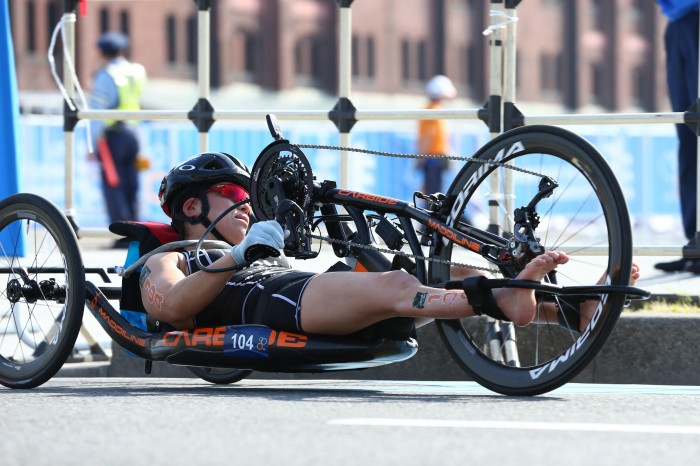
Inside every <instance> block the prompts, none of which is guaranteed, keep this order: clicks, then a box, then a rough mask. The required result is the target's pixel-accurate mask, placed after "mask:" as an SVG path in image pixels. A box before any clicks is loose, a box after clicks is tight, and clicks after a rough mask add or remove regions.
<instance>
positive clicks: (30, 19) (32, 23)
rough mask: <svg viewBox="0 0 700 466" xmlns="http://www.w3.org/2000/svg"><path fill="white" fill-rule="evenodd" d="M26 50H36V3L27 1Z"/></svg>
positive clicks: (32, 51) (31, 51)
mask: <svg viewBox="0 0 700 466" xmlns="http://www.w3.org/2000/svg"><path fill="white" fill-rule="evenodd" d="M27 51H28V52H30V53H34V52H36V5H34V2H33V1H29V2H27Z"/></svg>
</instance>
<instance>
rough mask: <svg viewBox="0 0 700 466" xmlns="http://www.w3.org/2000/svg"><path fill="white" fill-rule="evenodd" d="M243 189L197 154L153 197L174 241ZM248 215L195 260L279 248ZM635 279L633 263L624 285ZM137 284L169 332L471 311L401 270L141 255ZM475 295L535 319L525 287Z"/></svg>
mask: <svg viewBox="0 0 700 466" xmlns="http://www.w3.org/2000/svg"><path fill="white" fill-rule="evenodd" d="M249 189H250V176H249V173H248V170H247V169H246V167H245V166H244V165H243V164H242V163H241V162H240V161H238V160H237V159H236V158H235V157H233V156H230V155H228V154H224V153H203V154H199V155H197V156H195V157H193V158H192V159H190V160H187V161H185V162H183V163H181V164H179V165H177V166H176V167H174V168H173V169H172V170H170V172H169V173H168V174H167V175H166V176H165V178H164V179H163V181H162V183H161V186H160V190H159V194H158V196H159V199H160V203H161V206H162V208H163V210H164V212H165V213H166V214H167V215H168V216H169V217H170V218H171V219H172V225H173V227H174V228H175V229H176V230H177V231H178V232H179V233H180V235H181V237H182V238H183V239H199V238H200V237H201V235H202V234H203V233H204V231H205V230H206V229H207V227H208V226H209V225H211V222H212V221H213V219H216V218H217V217H218V216H219V215H220V214H221V213H222V212H224V210H226V209H227V208H229V207H231V206H232V205H233V204H234V203H237V202H240V201H242V200H244V199H246V198H248V197H249V196H248V191H249ZM250 215H251V208H250V206H249V204H243V205H241V206H240V207H237V208H235V209H233V210H232V211H231V212H230V213H229V214H228V215H226V216H225V217H224V218H223V219H222V220H221V221H220V222H219V223H217V224H216V226H215V228H214V229H213V230H212V233H210V237H211V238H210V239H219V240H223V241H226V242H227V243H229V244H231V245H233V246H232V247H231V248H230V250H220V249H216V250H212V249H209V250H202V251H200V260H201V262H202V263H204V264H205V265H211V266H212V267H214V268H224V267H229V266H232V265H235V264H241V263H243V262H244V254H245V251H246V249H247V248H249V247H250V246H252V245H255V244H264V245H268V246H271V247H273V248H276V249H282V248H283V246H284V242H283V239H284V232H283V230H282V228H281V226H280V225H279V223H277V222H276V221H274V220H270V221H261V222H258V223H254V224H253V225H252V226H251V227H250V228H249V224H250ZM568 260H569V258H568V256H567V255H566V254H565V253H563V252H556V251H550V252H546V253H544V254H542V255H539V256H537V257H535V258H534V259H532V260H531V261H530V262H529V263H528V264H527V265H526V266H525V268H524V269H523V270H522V271H521V272H520V274H519V275H518V278H520V279H525V280H536V281H540V280H542V279H543V278H544V277H545V275H546V274H547V273H548V272H550V271H551V270H553V269H555V268H556V267H557V266H558V265H560V264H565V263H566V262H568ZM477 273H480V272H477V271H469V272H467V274H477ZM638 277H639V271H638V267H637V266H636V265H635V266H633V269H632V283H634V281H635V280H636V279H637V278H638ZM139 283H140V286H141V291H142V299H143V303H144V306H145V308H146V310H147V312H148V313H149V314H150V315H151V316H152V317H153V318H155V319H156V320H159V321H162V322H167V323H169V324H170V325H172V326H174V327H175V328H179V329H186V328H192V327H210V326H221V325H235V324H263V325H268V326H270V327H274V328H278V329H281V330H287V331H302V332H306V333H316V334H329V335H330V334H333V335H342V334H351V333H354V332H356V331H359V330H361V329H365V328H366V327H369V326H371V325H373V324H375V323H377V322H380V321H384V320H387V319H390V318H392V317H413V318H421V317H425V318H437V319H456V318H462V317H468V316H473V315H475V314H476V313H475V309H474V308H473V307H472V305H471V304H470V301H472V302H475V301H474V296H471V297H469V296H466V295H465V293H464V292H462V291H461V290H445V289H437V288H432V287H428V286H424V285H423V284H421V283H420V282H419V281H418V279H417V278H416V277H414V276H412V275H410V274H408V273H406V272H404V271H401V270H395V271H388V272H368V273H357V272H343V271H340V272H326V273H311V272H302V271H295V270H292V269H291V268H289V266H288V265H287V264H284V263H279V262H278V263H272V262H270V261H269V260H262V261H258V262H256V263H254V264H253V265H252V266H251V267H248V268H245V269H243V270H240V271H236V272H230V271H229V272H214V273H212V272H205V271H201V270H199V268H198V267H197V263H196V260H195V251H194V249H192V250H186V251H183V252H165V253H159V254H156V255H154V256H152V257H150V258H149V259H148V260H147V262H146V263H145V265H144V267H143V269H142V272H141V276H140V282H139ZM478 293H479V294H480V296H479V298H481V301H482V303H483V306H480V307H479V309H477V310H479V311H480V312H479V313H481V312H483V313H484V314H487V315H494V314H495V315H498V313H499V312H502V313H503V314H504V315H505V317H506V318H507V319H509V320H511V321H513V322H514V323H515V324H517V325H526V324H528V323H530V322H531V321H532V320H533V318H534V317H535V314H536V310H537V309H536V308H537V303H536V301H535V294H534V292H533V291H532V290H528V289H518V288H502V289H496V290H493V291H490V290H479V291H478ZM545 307H548V309H547V312H548V313H549V314H551V315H549V316H548V317H547V319H553V322H556V313H557V309H556V306H555V305H554V304H553V303H548V304H546V305H545ZM594 310H595V304H593V305H590V304H586V305H584V306H582V316H581V320H582V322H586V323H587V321H588V320H589V319H590V317H591V315H592V314H593V312H594Z"/></svg>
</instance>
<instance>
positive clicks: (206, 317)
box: [195, 269, 317, 332]
mask: <svg viewBox="0 0 700 466" xmlns="http://www.w3.org/2000/svg"><path fill="white" fill-rule="evenodd" d="M247 270H248V272H247V274H250V269H247ZM267 270H268V271H269V269H267ZM239 274H241V272H238V273H236V274H234V275H233V276H232V277H231V280H230V281H229V283H227V284H226V286H225V287H224V289H223V290H222V291H221V292H220V293H219V294H218V295H217V297H216V298H215V299H214V301H213V302H212V303H211V304H210V305H209V306H207V307H206V308H205V309H204V310H203V311H202V312H200V313H199V314H197V316H196V317H195V325H196V326H197V327H218V326H222V325H240V324H260V325H266V326H269V327H272V328H275V329H279V330H286V331H289V332H298V331H301V317H300V311H301V296H302V294H303V293H304V289H305V288H306V285H307V284H308V283H309V281H310V280H311V279H312V278H313V277H315V276H316V275H317V274H316V273H311V272H301V271H297V270H291V269H284V270H275V271H273V272H272V273H271V274H269V275H267V276H264V277H261V276H260V275H257V277H256V278H254V279H253V280H248V281H246V280H244V279H243V278H242V277H245V275H246V272H244V273H242V274H241V275H239Z"/></svg>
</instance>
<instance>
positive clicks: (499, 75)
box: [61, 0, 700, 258]
mask: <svg viewBox="0 0 700 466" xmlns="http://www.w3.org/2000/svg"><path fill="white" fill-rule="evenodd" d="M329 1H330V0H329ZM352 2H353V0H337V3H338V5H339V8H340V14H339V36H340V37H339V60H338V62H339V73H338V76H339V83H338V84H339V85H338V88H339V93H338V94H339V95H338V101H337V102H336V104H335V106H334V107H333V108H332V109H331V110H330V111H328V110H304V111H276V112H275V114H276V115H277V117H278V118H279V119H284V120H300V121H303V120H317V121H318V120H329V119H330V120H331V121H332V122H333V123H334V124H335V125H336V127H337V128H338V131H339V136H340V145H341V146H350V131H351V129H352V127H353V125H354V124H355V122H357V121H361V120H362V121H369V120H426V119H481V120H482V121H484V122H485V123H486V124H487V126H488V128H489V132H490V133H491V134H492V136H495V135H497V134H500V133H501V132H503V131H506V130H508V129H510V128H513V127H515V126H521V125H524V124H551V125H587V124H596V125H606V124H610V125H612V124H614V125H621V124H649V123H673V124H679V123H686V124H696V123H697V122H698V112H697V111H695V110H690V109H689V110H688V111H686V112H666V113H621V114H620V113H618V114H587V115H581V114H572V115H543V116H526V115H522V114H520V112H519V111H518V109H517V107H516V106H515V89H516V86H515V69H516V66H515V65H516V28H517V12H516V7H517V5H518V4H519V3H520V0H491V8H492V10H491V25H490V26H489V28H488V30H487V31H485V34H490V36H491V37H490V40H489V55H490V70H489V71H490V75H489V98H488V101H487V103H486V105H485V106H484V107H482V108H477V109H444V110H425V109H416V110H401V111H400V112H398V111H396V110H391V109H388V110H362V109H356V108H355V107H354V106H353V104H352V100H351V69H352V67H351V56H352V55H351V44H352V9H351V5H352ZM63 3H64V14H63V17H62V19H61V21H62V28H63V37H64V40H65V43H64V47H65V48H64V51H65V53H64V67H63V69H64V74H63V83H62V84H63V86H64V88H65V91H66V97H67V99H68V101H67V103H66V105H65V106H64V135H65V154H66V155H65V179H66V184H65V208H66V213H67V215H68V216H69V217H71V216H72V215H73V192H74V186H73V179H74V150H75V133H74V128H75V125H76V124H77V123H78V121H80V120H107V119H117V120H176V121H187V120H189V121H191V122H193V123H194V124H195V126H196V127H197V130H198V133H199V150H200V151H206V150H207V148H208V142H209V129H210V128H211V125H212V124H213V123H214V122H215V121H219V120H262V119H263V117H264V116H265V114H266V113H268V112H266V111H264V110H259V111H258V110H254V111H226V110H217V109H214V108H213V107H212V105H211V103H210V102H209V97H210V75H209V69H210V68H209V65H210V64H209V60H210V52H211V51H210V42H209V37H210V21H211V17H210V16H211V10H210V0H197V8H198V13H197V19H198V34H197V38H198V43H197V60H198V61H197V82H198V100H197V102H195V104H194V106H193V107H192V109H190V110H160V111H145V110H141V111H119V110H89V109H80V108H78V106H77V105H76V104H75V102H74V100H75V97H76V95H75V84H76V83H75V78H74V75H73V74H72V73H71V70H72V69H73V65H72V63H71V62H70V60H71V57H74V56H75V53H74V52H75V22H76V20H77V16H76V13H75V12H76V8H77V6H78V5H77V4H78V0H64V2H63ZM699 40H700V38H699ZM699 89H700V83H699ZM699 141H700V140H699ZM699 145H700V142H699ZM698 178H699V179H700V167H699V173H698ZM339 183H340V184H341V185H344V186H346V185H347V184H348V153H347V152H345V151H341V152H340V180H339ZM698 198H699V200H698V206H700V190H698ZM677 214H678V215H679V216H680V213H679V212H678V213H677ZM80 234H81V236H101V235H104V234H106V230H105V229H80ZM696 240H697V241H696V243H697V244H700V215H698V224H697V226H696ZM634 253H635V255H677V256H684V257H698V258H700V249H699V248H697V247H689V246H683V247H681V246H644V245H642V246H635V251H634Z"/></svg>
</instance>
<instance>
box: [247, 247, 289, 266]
mask: <svg viewBox="0 0 700 466" xmlns="http://www.w3.org/2000/svg"><path fill="white" fill-rule="evenodd" d="M279 255H280V251H279V249H277V248H273V247H272V246H268V245H267V244H253V245H251V246H249V247H248V249H246V250H245V254H243V257H244V258H245V260H246V262H255V261H256V260H259V259H265V258H266V257H279Z"/></svg>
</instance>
